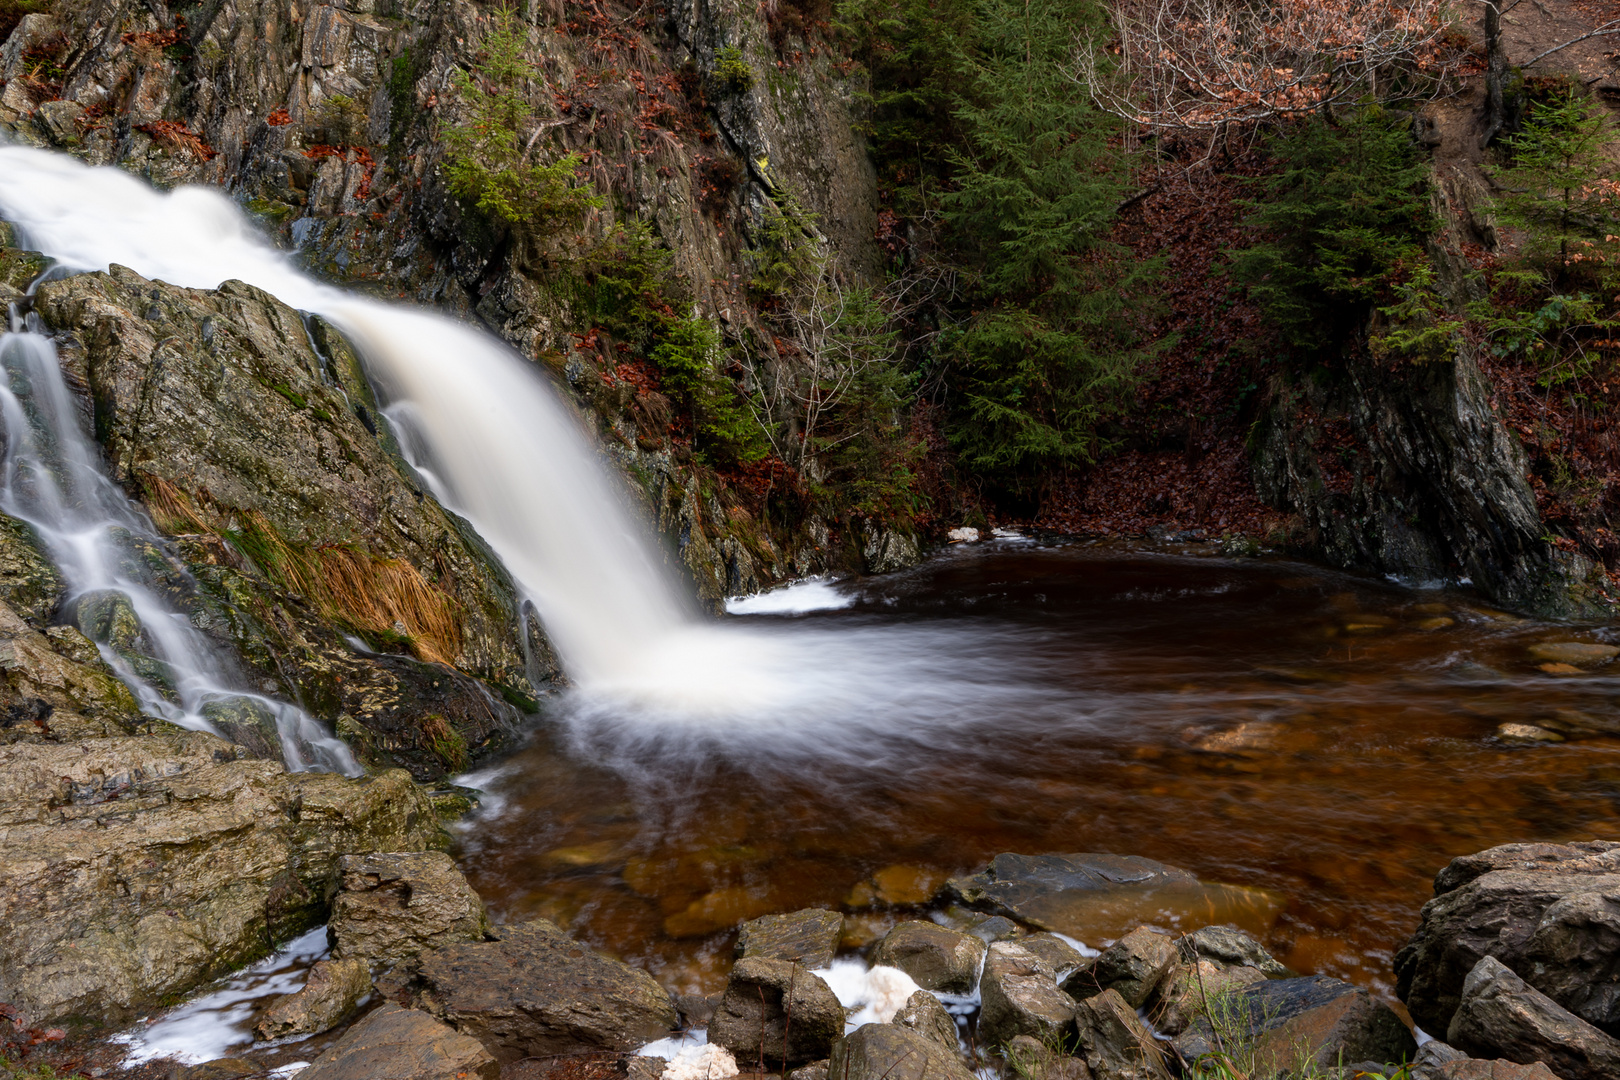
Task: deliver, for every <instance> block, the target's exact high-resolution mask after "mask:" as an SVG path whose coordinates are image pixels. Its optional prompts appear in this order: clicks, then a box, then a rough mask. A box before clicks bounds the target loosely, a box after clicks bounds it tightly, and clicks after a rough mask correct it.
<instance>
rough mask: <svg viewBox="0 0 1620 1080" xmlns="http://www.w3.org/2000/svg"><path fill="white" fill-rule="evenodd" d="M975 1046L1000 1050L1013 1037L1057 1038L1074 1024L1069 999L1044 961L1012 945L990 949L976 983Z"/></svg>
mask: <svg viewBox="0 0 1620 1080" xmlns="http://www.w3.org/2000/svg"><path fill="white" fill-rule="evenodd" d="M979 994H980V997H981V998H982V999H983V1002H984V1004H983V1007H982V1008H981V1009H980V1011H979V1041H980V1042H981V1043H983V1044H984V1045H986V1046H1002V1045H1004V1044H1006V1043H1007V1042H1009V1041H1011V1040H1012V1038H1013V1037H1014V1036H1016V1035H1029V1036H1032V1037H1034V1038H1036V1039H1039V1040H1041V1041H1042V1042H1047V1041H1051V1040H1055V1039H1058V1038H1060V1037H1062V1036H1063V1035H1064V1033H1066V1032H1067V1031H1068V1030H1069V1029H1070V1028H1071V1027H1072V1026H1073V1024H1074V999H1073V998H1071V997H1070V996H1069V995H1068V994H1065V993H1064V992H1063V991H1062V990H1061V989H1060V988H1059V987H1058V984H1057V977H1056V975H1055V974H1054V972H1053V971H1052V969H1051V968H1050V967H1049V966H1047V964H1046V962H1045V961H1044V960H1042V959H1040V957H1038V956H1036V955H1035V954H1034V953H1032V952H1030V951H1029V950H1028V949H1026V948H1024V947H1023V946H1022V945H1019V944H1018V943H1017V942H1016V941H997V942H995V943H993V944H992V945H991V946H990V950H989V954H988V955H987V956H986V957H985V961H984V975H983V977H982V978H981V979H980V980H979Z"/></svg>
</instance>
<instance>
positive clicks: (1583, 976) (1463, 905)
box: [1395, 840, 1620, 1035]
mask: <svg viewBox="0 0 1620 1080" xmlns="http://www.w3.org/2000/svg"><path fill="white" fill-rule="evenodd" d="M1434 891H1435V897H1434V899H1433V900H1430V901H1429V902H1428V903H1427V904H1425V905H1424V906H1423V915H1422V921H1421V922H1420V923H1419V925H1418V929H1417V932H1416V933H1414V934H1413V935H1412V938H1411V940H1409V941H1408V942H1407V943H1406V944H1405V945H1404V946H1402V948H1401V950H1400V951H1399V952H1398V953H1396V955H1395V976H1396V984H1395V991H1396V994H1397V995H1398V996H1399V997H1400V999H1401V1000H1402V1001H1403V1002H1405V1003H1406V1007H1407V1009H1408V1010H1409V1011H1410V1012H1411V1014H1412V1019H1413V1020H1414V1021H1415V1022H1416V1023H1417V1024H1418V1026H1419V1027H1422V1028H1423V1029H1424V1030H1425V1031H1432V1032H1443V1031H1445V1030H1446V1029H1447V1028H1448V1027H1449V1026H1450V1024H1451V1018H1452V1015H1453V1014H1454V1013H1455V1012H1456V1009H1457V1005H1458V1002H1459V1001H1460V1000H1461V998H1462V993H1463V983H1464V982H1465V980H1467V979H1468V978H1469V976H1470V973H1472V972H1473V971H1474V969H1475V966H1476V965H1477V964H1478V963H1479V962H1480V961H1481V960H1482V959H1483V958H1485V957H1487V956H1491V957H1495V958H1496V959H1497V960H1498V961H1500V962H1501V963H1502V964H1504V965H1506V966H1507V967H1508V968H1510V969H1511V970H1513V971H1514V972H1516V973H1518V974H1519V975H1520V976H1521V977H1522V978H1524V980H1525V981H1526V982H1528V983H1529V984H1530V985H1531V986H1533V987H1535V988H1536V989H1537V990H1539V991H1541V992H1542V993H1544V994H1546V995H1547V996H1548V997H1549V998H1551V999H1552V1000H1553V1001H1555V1002H1557V1003H1558V1004H1559V1005H1561V1006H1563V1007H1564V1008H1566V1009H1568V1010H1569V1011H1570V1012H1572V1013H1574V1014H1575V1015H1576V1016H1578V1017H1580V1018H1581V1019H1582V1020H1584V1021H1586V1022H1587V1023H1589V1024H1592V1025H1593V1026H1594V1027H1596V1028H1598V1029H1599V1030H1601V1031H1605V1032H1608V1033H1609V1034H1611V1035H1620V994H1616V993H1615V991H1614V987H1615V985H1616V982H1617V980H1620V948H1616V946H1615V942H1616V940H1617V939H1620V917H1617V916H1616V915H1615V914H1614V913H1615V911H1616V910H1617V909H1620V843H1613V842H1609V841H1601V840H1597V841H1590V842H1587V843H1577V844H1504V845H1502V846H1500V847H1494V848H1490V849H1488V850H1486V851H1482V852H1478V853H1476V854H1473V855H1467V856H1464V857H1462V858H1459V859H1453V860H1452V862H1451V863H1450V865H1448V866H1447V867H1446V868H1445V869H1444V870H1442V871H1441V872H1440V873H1439V874H1438V875H1437V876H1436V877H1435V880H1434Z"/></svg>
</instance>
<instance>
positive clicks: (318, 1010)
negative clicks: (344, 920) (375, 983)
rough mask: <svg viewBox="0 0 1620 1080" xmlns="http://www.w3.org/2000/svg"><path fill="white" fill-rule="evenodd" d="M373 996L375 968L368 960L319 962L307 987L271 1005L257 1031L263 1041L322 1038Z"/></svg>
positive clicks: (261, 1019)
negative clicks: (287, 1038)
mask: <svg viewBox="0 0 1620 1080" xmlns="http://www.w3.org/2000/svg"><path fill="white" fill-rule="evenodd" d="M369 993H371V966H370V965H369V964H367V963H366V962H365V961H364V960H362V959H360V958H358V957H354V958H351V959H348V960H319V961H317V962H316V963H315V965H314V966H313V967H311V968H310V969H309V977H308V978H307V979H306V980H305V982H304V986H303V988H302V989H300V990H299V991H298V992H297V993H295V994H288V995H286V996H285V997H283V998H281V999H279V1000H277V1001H276V1002H275V1004H273V1005H271V1006H270V1008H269V1009H267V1010H266V1011H265V1014H264V1016H263V1017H262V1018H260V1020H259V1022H258V1023H257V1024H255V1025H254V1026H253V1030H254V1032H255V1033H256V1034H257V1035H258V1036H259V1038H261V1039H281V1038H285V1037H286V1036H288V1035H318V1034H320V1033H321V1032H323V1031H329V1030H331V1029H332V1028H333V1027H335V1026H337V1024H338V1022H339V1021H340V1020H342V1019H343V1018H344V1017H346V1016H348V1015H349V1014H350V1013H351V1012H353V1011H354V1009H355V1006H356V1005H358V1004H359V1003H360V999H361V998H363V997H365V996H366V995H367V994H369Z"/></svg>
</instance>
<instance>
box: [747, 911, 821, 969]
mask: <svg viewBox="0 0 1620 1080" xmlns="http://www.w3.org/2000/svg"><path fill="white" fill-rule="evenodd" d="M843 933H844V917H843V916H842V915H840V914H839V913H838V912H836V911H824V910H822V909H820V908H807V909H805V910H804V911H794V912H790V913H788V914H786V915H763V916H761V917H760V918H757V919H751V920H749V921H748V922H745V923H743V924H742V926H741V927H740V928H739V929H738V932H737V955H738V956H739V957H744V956H758V957H764V958H765V959H768V960H788V961H791V962H793V963H796V964H800V965H802V966H804V967H806V968H812V969H813V968H824V967H826V966H827V965H828V964H830V963H832V959H833V954H834V953H836V952H837V951H838V939H839V938H841V937H842V936H843Z"/></svg>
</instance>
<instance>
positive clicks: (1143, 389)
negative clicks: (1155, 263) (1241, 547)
mask: <svg viewBox="0 0 1620 1080" xmlns="http://www.w3.org/2000/svg"><path fill="white" fill-rule="evenodd" d="M1262 168H1263V163H1262V162H1261V160H1260V159H1259V158H1258V157H1257V156H1252V155H1250V156H1242V157H1239V158H1237V159H1236V160H1231V161H1226V162H1224V163H1219V164H1218V165H1217V167H1215V168H1212V169H1208V170H1202V169H1201V170H1198V171H1196V172H1189V171H1187V170H1184V169H1180V168H1173V167H1167V168H1164V169H1162V170H1161V171H1159V172H1157V173H1156V174H1149V175H1145V176H1143V177H1142V178H1141V182H1142V185H1143V188H1144V189H1146V190H1148V191H1150V192H1151V194H1149V195H1147V196H1146V197H1145V198H1142V199H1141V200H1139V201H1138V202H1137V203H1135V204H1134V205H1133V206H1131V207H1129V208H1128V209H1127V210H1126V211H1125V213H1124V214H1123V215H1122V217H1121V220H1120V222H1119V225H1118V226H1117V227H1116V229H1115V239H1116V240H1118V241H1119V242H1120V243H1122V244H1125V245H1126V246H1127V247H1129V248H1130V249H1131V250H1132V251H1133V252H1134V253H1135V254H1136V255H1137V257H1138V258H1142V259H1148V258H1153V257H1156V256H1162V257H1163V258H1164V260H1165V268H1164V271H1163V274H1162V276H1161V281H1162V283H1163V284H1162V294H1161V297H1162V301H1163V304H1164V307H1165V310H1164V311H1163V312H1162V313H1161V314H1160V315H1158V316H1157V317H1156V318H1155V321H1154V322H1153V323H1152V324H1151V325H1149V326H1148V327H1147V328H1146V330H1147V333H1148V335H1149V337H1150V338H1152V339H1154V340H1160V341H1162V340H1166V339H1174V344H1172V345H1171V346H1170V347H1169V348H1168V349H1167V350H1166V351H1165V352H1164V353H1163V354H1162V355H1161V356H1160V357H1159V358H1157V359H1156V360H1155V361H1153V363H1152V365H1151V366H1150V368H1149V369H1148V370H1147V371H1145V372H1144V373H1143V375H1144V377H1143V379H1142V382H1141V384H1140V386H1139V387H1138V388H1137V391H1136V394H1135V398H1134V400H1133V401H1132V403H1131V406H1130V409H1129V411H1128V414H1127V415H1126V417H1125V418H1124V419H1123V420H1122V421H1121V423H1120V425H1119V430H1118V431H1116V432H1115V434H1116V435H1117V436H1118V437H1119V439H1120V442H1121V443H1122V446H1123V448H1122V449H1121V450H1120V451H1119V452H1118V453H1115V454H1114V455H1112V456H1110V457H1107V458H1105V459H1103V460H1102V461H1099V462H1098V463H1097V464H1096V465H1095V466H1094V467H1093V468H1091V469H1089V470H1087V471H1086V472H1084V473H1080V474H1076V475H1073V476H1067V477H1059V478H1055V479H1054V482H1053V483H1052V485H1051V487H1050V488H1049V490H1048V492H1047V494H1046V498H1045V499H1044V500H1043V502H1042V506H1041V511H1040V514H1039V515H1038V517H1037V518H1036V519H1035V520H1034V521H1033V522H1032V524H1034V525H1036V526H1038V527H1042V528H1051V529H1056V530H1059V531H1063V532H1074V533H1102V534H1118V533H1123V534H1127V535H1140V534H1143V533H1145V532H1147V531H1148V530H1149V529H1151V528H1164V529H1173V530H1178V531H1180V530H1200V529H1201V530H1205V531H1206V532H1213V533H1221V532H1245V533H1254V534H1263V533H1265V532H1267V531H1269V530H1271V529H1273V528H1274V527H1275V526H1277V525H1278V524H1279V523H1280V522H1281V519H1282V516H1281V515H1280V514H1278V513H1276V512H1275V511H1272V510H1270V509H1268V508H1266V507H1265V506H1264V505H1263V504H1262V503H1261V502H1260V500H1259V497H1258V496H1257V495H1256V494H1255V491H1254V484H1253V482H1252V481H1251V479H1250V475H1249V465H1248V456H1247V454H1246V452H1245V450H1244V447H1243V439H1244V436H1245V434H1246V432H1247V429H1248V427H1249V425H1250V424H1251V423H1252V422H1253V419H1254V417H1255V415H1256V413H1257V410H1258V408H1259V406H1260V404H1261V398H1262V383H1263V379H1262V377H1261V373H1262V371H1263V366H1264V363H1265V362H1266V359H1267V356H1266V353H1267V352H1268V351H1275V350H1276V349H1277V346H1276V345H1275V344H1274V343H1273V341H1272V339H1271V335H1270V334H1269V333H1268V332H1267V330H1266V328H1265V324H1264V322H1263V320H1262V318H1261V316H1260V313H1259V311H1258V310H1257V309H1256V308H1255V307H1254V305H1253V304H1250V303H1249V302H1248V301H1246V300H1244V299H1242V298H1241V297H1240V296H1238V295H1237V294H1235V293H1234V292H1233V291H1232V290H1231V287H1230V282H1229V281H1228V279H1227V275H1226V270H1225V259H1224V252H1225V251H1226V250H1227V249H1228V248H1229V247H1232V246H1236V245H1238V244H1239V243H1240V242H1242V241H1243V240H1244V236H1243V230H1242V228H1241V226H1240V224H1239V223H1240V222H1241V220H1242V218H1243V216H1244V212H1243V208H1242V207H1241V206H1240V205H1238V201H1239V200H1241V199H1243V198H1245V197H1246V192H1245V190H1244V184H1243V178H1244V177H1247V176H1254V175H1258V174H1259V173H1260V172H1261V170H1262Z"/></svg>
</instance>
